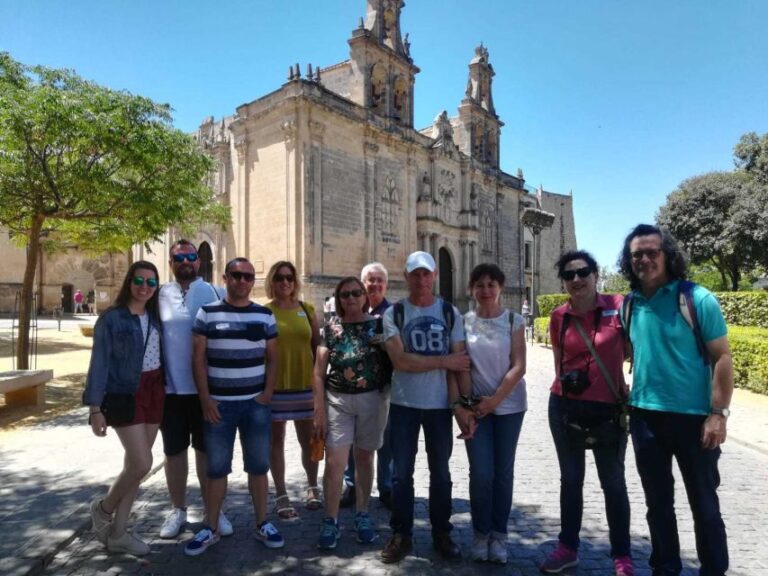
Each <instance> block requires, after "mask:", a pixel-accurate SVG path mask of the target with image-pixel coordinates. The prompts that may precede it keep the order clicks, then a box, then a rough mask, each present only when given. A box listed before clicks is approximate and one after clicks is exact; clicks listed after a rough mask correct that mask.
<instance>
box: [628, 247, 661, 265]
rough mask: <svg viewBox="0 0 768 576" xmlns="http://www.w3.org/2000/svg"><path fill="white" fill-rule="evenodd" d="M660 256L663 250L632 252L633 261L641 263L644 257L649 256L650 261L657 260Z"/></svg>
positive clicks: (647, 249)
mask: <svg viewBox="0 0 768 576" xmlns="http://www.w3.org/2000/svg"><path fill="white" fill-rule="evenodd" d="M659 254H661V250H660V249H659V248H646V249H645V250H635V251H634V252H632V260H635V261H637V262H640V260H642V259H643V256H648V260H656V258H658V257H659Z"/></svg>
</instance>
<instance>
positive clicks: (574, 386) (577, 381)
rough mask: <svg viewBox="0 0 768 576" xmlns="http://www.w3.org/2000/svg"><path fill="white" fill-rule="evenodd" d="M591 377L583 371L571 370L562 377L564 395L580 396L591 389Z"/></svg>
mask: <svg viewBox="0 0 768 576" xmlns="http://www.w3.org/2000/svg"><path fill="white" fill-rule="evenodd" d="M589 384H590V382H589V375H588V374H587V373H586V372H583V371H581V370H571V371H570V372H566V373H565V374H561V375H560V385H561V386H562V387H563V393H564V394H573V395H574V396H578V395H580V394H581V393H582V392H584V390H586V389H587V388H589Z"/></svg>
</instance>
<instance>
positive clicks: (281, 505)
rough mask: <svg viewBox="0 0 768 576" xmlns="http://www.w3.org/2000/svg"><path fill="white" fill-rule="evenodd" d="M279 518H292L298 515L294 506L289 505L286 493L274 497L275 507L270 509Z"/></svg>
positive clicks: (289, 501)
mask: <svg viewBox="0 0 768 576" xmlns="http://www.w3.org/2000/svg"><path fill="white" fill-rule="evenodd" d="M272 512H274V513H275V514H277V516H278V518H280V519H281V520H292V519H294V518H298V517H299V513H298V512H296V508H294V507H293V506H291V499H290V497H289V496H288V494H283V495H282V496H278V497H277V498H275V508H274V509H273V510H272Z"/></svg>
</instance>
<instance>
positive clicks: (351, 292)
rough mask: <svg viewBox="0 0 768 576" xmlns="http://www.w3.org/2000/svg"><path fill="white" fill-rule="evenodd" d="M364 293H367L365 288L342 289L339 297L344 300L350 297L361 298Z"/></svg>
mask: <svg viewBox="0 0 768 576" xmlns="http://www.w3.org/2000/svg"><path fill="white" fill-rule="evenodd" d="M363 294H365V290H360V288H358V289H356V290H342V291H341V292H339V298H341V299H342V300H346V299H347V298H349V297H354V298H360V296H362V295H363Z"/></svg>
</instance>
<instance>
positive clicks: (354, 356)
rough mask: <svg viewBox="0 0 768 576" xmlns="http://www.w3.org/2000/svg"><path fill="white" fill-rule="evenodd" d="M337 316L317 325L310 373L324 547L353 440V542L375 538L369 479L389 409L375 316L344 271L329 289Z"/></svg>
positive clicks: (334, 537) (330, 539)
mask: <svg viewBox="0 0 768 576" xmlns="http://www.w3.org/2000/svg"><path fill="white" fill-rule="evenodd" d="M334 299H335V302H336V313H337V314H338V317H337V318H333V319H331V320H330V321H329V322H328V323H326V325H325V329H324V330H323V341H322V343H321V344H320V346H318V347H317V358H316V361H315V376H314V398H315V431H314V433H315V436H316V437H318V438H324V439H325V445H326V463H325V473H324V475H323V489H324V491H325V516H326V517H325V520H323V525H322V527H321V530H320V538H319V541H318V547H319V548H320V549H323V550H330V549H333V548H335V547H336V543H337V542H338V540H339V524H338V514H339V500H340V499H341V489H342V486H341V485H342V474H343V472H344V467H345V466H346V463H347V458H348V456H349V449H350V446H352V445H353V444H354V458H355V468H356V479H355V487H356V490H357V496H356V499H355V503H356V514H355V530H356V531H357V541H358V542H360V543H363V544H369V543H371V542H373V541H374V540H375V539H376V533H375V532H374V531H373V527H372V525H371V520H370V518H369V516H368V499H369V497H370V494H371V486H372V484H373V454H374V452H375V451H376V450H377V449H378V448H379V447H380V446H381V444H382V441H383V437H384V427H385V426H386V424H387V414H388V412H389V396H388V391H386V390H384V389H383V388H384V386H383V385H384V380H385V379H386V374H385V373H386V370H385V365H384V355H385V354H386V353H385V352H384V351H383V350H382V348H381V347H380V343H381V336H382V333H381V332H382V329H381V319H377V318H374V317H373V316H370V315H369V314H368V313H367V312H366V311H367V310H368V298H367V296H366V292H365V286H363V283H362V282H361V281H360V280H359V279H357V278H355V277H354V276H349V277H347V278H344V279H343V280H341V282H339V284H338V285H337V286H336V290H335V292H334Z"/></svg>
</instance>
